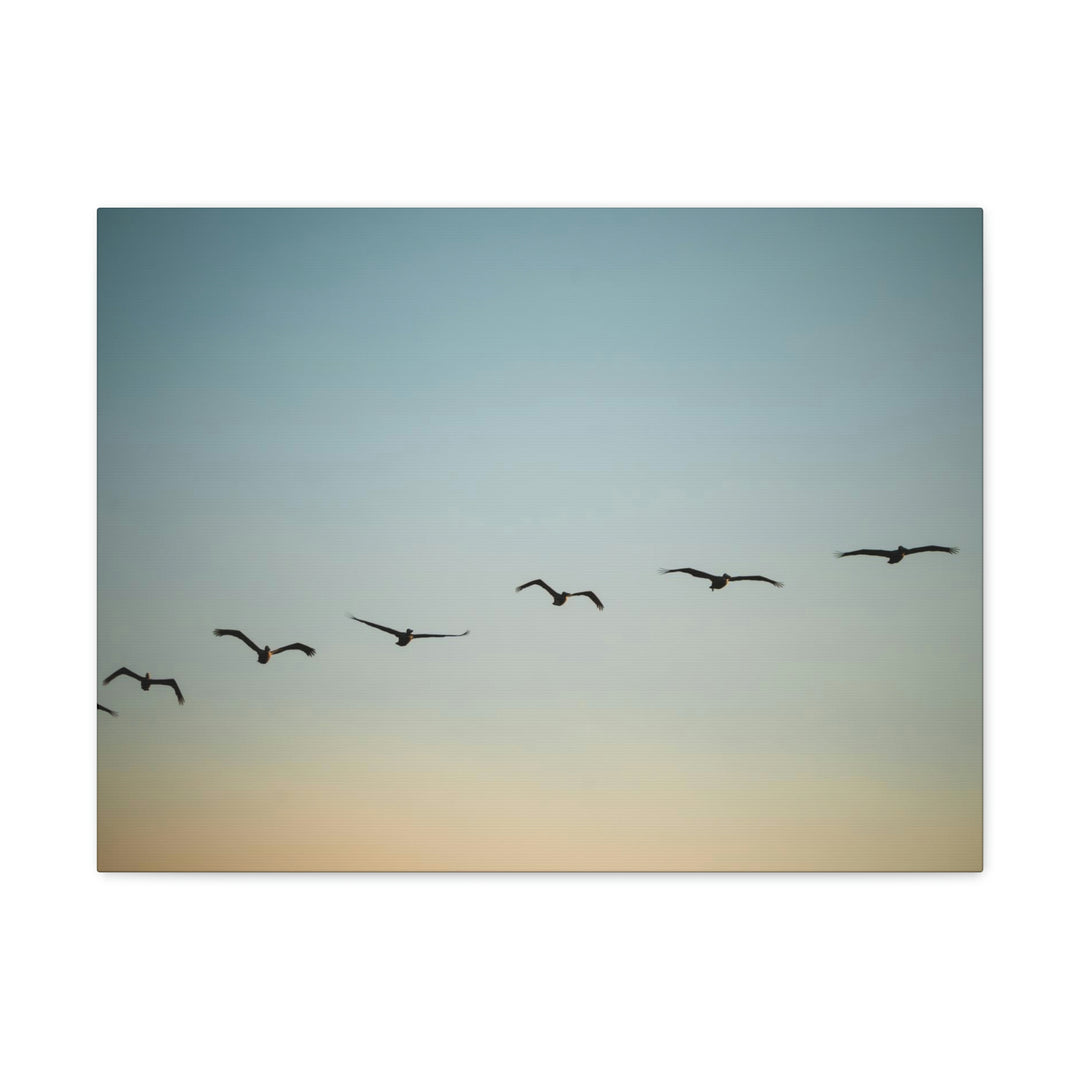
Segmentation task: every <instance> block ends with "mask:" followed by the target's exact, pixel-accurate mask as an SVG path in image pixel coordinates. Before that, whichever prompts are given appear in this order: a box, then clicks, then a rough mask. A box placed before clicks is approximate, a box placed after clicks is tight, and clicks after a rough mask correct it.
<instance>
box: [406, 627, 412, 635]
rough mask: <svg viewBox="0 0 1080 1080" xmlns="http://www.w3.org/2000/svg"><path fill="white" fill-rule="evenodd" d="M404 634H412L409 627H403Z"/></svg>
mask: <svg viewBox="0 0 1080 1080" xmlns="http://www.w3.org/2000/svg"><path fill="white" fill-rule="evenodd" d="M405 633H406V634H411V633H412V627H411V626H406V627H405Z"/></svg>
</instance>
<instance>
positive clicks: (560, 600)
mask: <svg viewBox="0 0 1080 1080" xmlns="http://www.w3.org/2000/svg"><path fill="white" fill-rule="evenodd" d="M532 585H539V586H540V588H542V589H546V590H547V592H548V593H549V595H550V596H551V603H552V606H553V607H562V606H563V604H565V603H566V601H567V600H569V599H570V597H571V596H587V597H588V598H589V599H590V600H591V601H592V602H593V603H594V604H595V605H596V609H597V611H603V610H604V605H603V604H602V603H600V597H599V596H597V595H596V593H594V592H593V591H592V590H591V589H585V590H584V591H583V592H556V591H555V590H554V589H553V588H552V587H551V586H550V585H549V584H548V583H547V582H546V581H541V580H540V578H537V579H536V580H535V581H526V582H525V584H524V585H519V586H518V587H517V588H516V589H515V590H514V592H521V590H522V589H528V588H529V587H530V586H532Z"/></svg>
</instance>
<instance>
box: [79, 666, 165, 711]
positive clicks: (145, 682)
mask: <svg viewBox="0 0 1080 1080" xmlns="http://www.w3.org/2000/svg"><path fill="white" fill-rule="evenodd" d="M117 675H128V676H130V677H131V678H133V679H135V680H136V681H137V682H138V684H139V686H141V687H142V688H143V689H144V690H149V689H150V687H151V686H171V687H172V688H173V689H174V690H175V691H176V700H177V701H179V702H180V704H181V705H183V704H184V695H183V694H181V693H180V687H179V686H177V685H176V680H175V679H151V678H150V672H149V671H148V672H147V673H146V674H145V675H136V674H135V672H134V671H132V670H131V668H126V667H122V668H117V669H116V670H115V671H114V672H113V673H112V674H111V675H110V676H109V677H108V678H107V679H105V680H104V681H103V682H102V684H101V685H102V686H108V684H109V683H111V682H112V681H113V679H115V678H116V677H117ZM98 708H101V706H100V705H99V706H98ZM105 711H106V712H108V711H109V710H108V709H106V710H105Z"/></svg>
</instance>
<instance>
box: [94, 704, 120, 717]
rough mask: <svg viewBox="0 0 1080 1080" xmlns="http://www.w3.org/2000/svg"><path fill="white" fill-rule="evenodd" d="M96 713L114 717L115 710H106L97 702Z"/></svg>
mask: <svg viewBox="0 0 1080 1080" xmlns="http://www.w3.org/2000/svg"><path fill="white" fill-rule="evenodd" d="M98 711H99V712H107V713H108V714H109V715H110V716H115V715H116V710H115V709H107V708H105V706H104V705H102V704H101V703H100V702H98Z"/></svg>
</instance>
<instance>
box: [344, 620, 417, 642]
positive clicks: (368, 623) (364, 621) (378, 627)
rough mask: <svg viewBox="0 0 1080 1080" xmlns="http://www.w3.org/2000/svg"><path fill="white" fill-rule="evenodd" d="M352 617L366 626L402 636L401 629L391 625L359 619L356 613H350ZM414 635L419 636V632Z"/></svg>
mask: <svg viewBox="0 0 1080 1080" xmlns="http://www.w3.org/2000/svg"><path fill="white" fill-rule="evenodd" d="M349 618H350V619H356V621H357V622H362V623H363V624H364V625H365V626H374V627H375V629H376V630H382V631H383V632H384V633H386V634H393V635H394V636H395V637H401V631H400V630H391V629H390V627H389V626H380V625H379V624H378V623H377V622H368V621H367V619H357V618H356V616H355V615H350V616H349ZM413 636H414V637H419V636H420V635H419V634H414V635H413Z"/></svg>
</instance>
